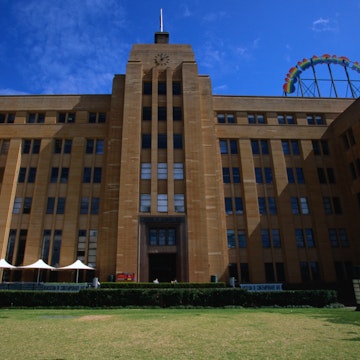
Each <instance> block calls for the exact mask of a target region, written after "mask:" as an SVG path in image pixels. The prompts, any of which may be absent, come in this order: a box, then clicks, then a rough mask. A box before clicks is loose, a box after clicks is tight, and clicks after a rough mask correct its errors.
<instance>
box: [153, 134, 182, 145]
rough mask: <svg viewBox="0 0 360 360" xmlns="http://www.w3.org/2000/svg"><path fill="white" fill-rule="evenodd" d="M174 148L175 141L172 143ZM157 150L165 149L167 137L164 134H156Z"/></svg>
mask: <svg viewBox="0 0 360 360" xmlns="http://www.w3.org/2000/svg"><path fill="white" fill-rule="evenodd" d="M180 136H181V135H180ZM174 140H175V134H174ZM174 148H175V141H174ZM158 149H167V135H166V134H158Z"/></svg>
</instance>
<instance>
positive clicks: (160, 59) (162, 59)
mask: <svg viewBox="0 0 360 360" xmlns="http://www.w3.org/2000/svg"><path fill="white" fill-rule="evenodd" d="M154 61H155V64H156V65H167V64H169V61H170V57H169V55H167V54H165V53H160V54H157V55H155V58H154Z"/></svg>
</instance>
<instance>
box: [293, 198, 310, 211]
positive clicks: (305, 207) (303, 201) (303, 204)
mask: <svg viewBox="0 0 360 360" xmlns="http://www.w3.org/2000/svg"><path fill="white" fill-rule="evenodd" d="M290 203H291V212H292V214H294V215H299V214H303V215H308V214H310V209H309V204H308V200H307V198H306V197H300V198H297V197H291V198H290Z"/></svg>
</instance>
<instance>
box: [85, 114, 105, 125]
mask: <svg viewBox="0 0 360 360" xmlns="http://www.w3.org/2000/svg"><path fill="white" fill-rule="evenodd" d="M88 121H89V123H91V124H94V123H99V124H100V123H104V122H106V113H105V112H90V113H89V118H88Z"/></svg>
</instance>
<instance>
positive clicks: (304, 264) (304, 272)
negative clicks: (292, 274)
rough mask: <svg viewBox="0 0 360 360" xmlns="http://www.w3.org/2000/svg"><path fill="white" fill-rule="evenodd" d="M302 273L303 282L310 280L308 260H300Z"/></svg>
mask: <svg viewBox="0 0 360 360" xmlns="http://www.w3.org/2000/svg"><path fill="white" fill-rule="evenodd" d="M300 274H301V280H302V281H303V282H306V281H310V280H311V279H310V271H309V266H308V263H307V261H300Z"/></svg>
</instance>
